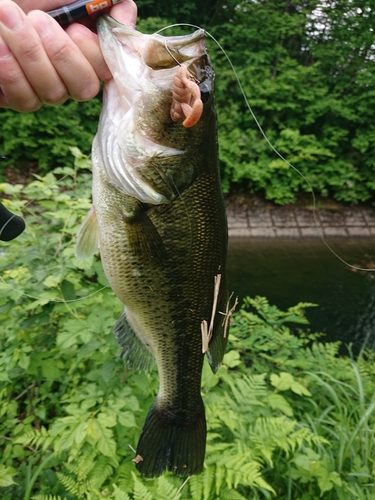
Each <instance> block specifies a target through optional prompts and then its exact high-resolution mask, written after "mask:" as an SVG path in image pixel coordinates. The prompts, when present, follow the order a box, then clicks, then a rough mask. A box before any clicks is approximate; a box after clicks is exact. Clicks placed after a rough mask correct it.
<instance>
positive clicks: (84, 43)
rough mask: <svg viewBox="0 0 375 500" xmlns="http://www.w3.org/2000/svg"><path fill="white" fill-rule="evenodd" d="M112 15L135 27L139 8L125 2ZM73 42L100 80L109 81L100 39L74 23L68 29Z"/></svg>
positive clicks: (127, 0) (132, 3)
mask: <svg viewBox="0 0 375 500" xmlns="http://www.w3.org/2000/svg"><path fill="white" fill-rule="evenodd" d="M110 15H111V16H113V17H114V18H115V19H117V20H118V21H119V22H122V23H124V24H126V25H127V26H131V27H134V26H135V23H136V20H137V6H136V4H135V3H134V2H133V1H132V0H125V1H123V2H122V3H120V4H117V5H115V6H114V7H112V9H111V10H110ZM66 31H67V33H68V34H69V35H70V37H71V38H72V40H73V41H74V42H75V43H76V45H77V46H78V47H79V48H80V50H81V52H82V53H83V54H84V55H85V57H86V58H87V60H88V61H89V62H90V63H91V65H92V67H93V68H94V70H95V72H96V74H97V76H98V78H99V79H100V80H108V79H109V78H111V76H112V75H111V73H110V71H109V69H108V66H107V64H106V63H105V61H104V59H103V56H102V53H101V50H100V47H99V42H98V37H97V35H95V34H94V33H93V32H92V31H90V30H89V29H88V28H86V27H85V26H83V25H82V24H78V23H74V24H72V25H71V26H69V27H68V28H67V29H66Z"/></svg>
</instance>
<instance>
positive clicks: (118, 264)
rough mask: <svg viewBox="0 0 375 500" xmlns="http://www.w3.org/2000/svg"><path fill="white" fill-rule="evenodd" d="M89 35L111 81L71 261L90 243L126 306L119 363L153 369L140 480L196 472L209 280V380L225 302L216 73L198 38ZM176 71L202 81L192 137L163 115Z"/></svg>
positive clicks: (123, 32)
mask: <svg viewBox="0 0 375 500" xmlns="http://www.w3.org/2000/svg"><path fill="white" fill-rule="evenodd" d="M98 34H99V41H100V43H101V47H102V51H103V55H104V57H105V59H106V62H107V64H108V66H109V67H110V69H111V71H112V74H113V75H114V78H113V79H112V80H110V81H108V82H106V85H105V93H104V99H103V110H102V114H101V118H100V123H99V128H98V133H97V135H96V138H95V140H94V143H93V149H92V163H93V208H92V210H91V211H90V213H89V215H88V217H87V219H86V220H85V221H84V223H83V226H82V229H81V230H80V233H79V235H78V241H77V256H78V257H85V256H87V255H90V254H92V253H93V252H94V251H95V250H96V248H97V246H99V248H100V253H101V259H102V263H103V268H104V270H105V273H106V276H107V278H108V281H109V283H110V285H111V287H112V289H113V291H114V293H115V294H116V295H117V296H118V297H119V298H120V300H121V301H122V302H123V303H124V306H125V307H124V310H123V312H122V314H121V316H120V318H119V320H118V321H117V323H116V325H115V327H114V333H115V334H116V336H117V338H118V340H119V343H120V345H121V346H122V348H123V357H124V360H125V361H126V362H127V363H129V365H130V366H132V367H134V368H136V369H143V368H145V369H148V368H149V367H150V365H151V363H152V361H153V360H154V361H155V362H156V365H157V368H158V374H159V391H158V394H157V397H156V400H155V402H154V404H153V405H152V407H151V408H150V410H149V413H148V416H147V418H146V421H145V424H144V427H143V430H142V432H141V435H140V439H139V442H138V446H137V457H136V459H135V462H136V467H137V469H138V470H139V471H140V472H141V473H142V474H143V475H145V476H147V477H154V476H159V475H160V474H162V473H163V472H164V471H165V470H171V471H173V472H175V473H176V474H178V475H179V476H182V477H183V476H187V475H191V474H198V473H200V472H201V471H202V467H203V461H204V454H205V441H206V422H205V413H204V406H203V402H202V398H201V394H200V384H201V372H202V364H203V358H204V354H203V353H202V332H201V325H202V321H203V320H205V321H206V322H207V323H210V320H211V316H212V311H213V303H214V280H215V276H217V275H220V276H221V282H220V289H219V294H218V305H217V310H216V311H214V315H215V321H214V328H213V332H212V333H213V334H212V339H211V341H210V343H209V351H208V352H207V356H208V360H209V363H210V365H211V368H212V370H213V371H214V372H215V371H216V370H217V368H218V367H219V365H220V362H221V360H222V357H223V354H224V350H225V345H226V341H227V335H226V332H225V331H224V316H223V314H221V313H225V311H226V309H227V302H228V293H227V288H226V279H225V262H226V251H227V226H226V216H225V208H224V202H223V197H222V193H221V188H220V179H219V171H218V158H217V137H216V134H217V132H216V113H215V109H214V104H213V78H214V73H213V70H212V68H211V65H210V62H209V59H208V56H207V54H206V50H205V45H204V33H203V32H202V30H199V31H197V32H195V33H193V34H191V35H187V36H181V37H161V36H160V35H142V34H140V33H139V32H136V31H133V30H130V29H129V28H126V27H125V26H123V25H121V24H120V23H118V22H116V21H114V20H113V19H112V18H109V17H108V16H103V17H102V18H101V19H100V21H99V23H98ZM166 47H167V48H166ZM152 48H153V50H151V49H152ZM169 51H173V58H172V57H171V56H170V54H169ZM124 53H125V54H124ZM153 54H156V56H157V57H159V60H161V61H162V62H161V63H160V62H158V61H159V60H156V61H155V60H154V59H153ZM156 56H155V57H156ZM178 57H179V58H180V64H178V63H177V62H176V60H175V59H176V58H178ZM123 58H125V60H124V59H123ZM145 60H147V62H148V64H145ZM182 64H184V65H186V66H187V67H188V68H189V72H191V74H192V76H193V77H195V78H197V79H198V80H199V81H200V82H204V87H202V89H203V90H202V92H203V93H204V94H205V95H204V100H205V101H206V102H205V104H204V106H203V111H202V115H201V116H200V118H199V119H198V121H197V123H195V124H194V126H192V127H189V128H186V127H185V126H184V125H183V123H184V122H182V121H179V120H177V121H175V120H173V119H172V118H171V106H172V104H173V99H174V97H173V96H174V94H173V92H172V89H173V85H174V83H175V82H176V78H178V76H176V74H177V72H178V71H179V68H180V66H181V65H182ZM158 65H160V66H161V67H160V68H159V66H158ZM124 82H127V84H128V86H129V89H130V90H129V89H126V85H125V86H124ZM196 85H197V84H196ZM207 89H208V91H207ZM207 92H208V93H209V95H207ZM202 95H203V94H202Z"/></svg>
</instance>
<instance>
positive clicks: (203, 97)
mask: <svg viewBox="0 0 375 500" xmlns="http://www.w3.org/2000/svg"><path fill="white" fill-rule="evenodd" d="M198 86H199V89H200V91H201V100H202V102H203V104H205V103H206V102H207V101H208V99H209V98H210V90H209V88H208V87H207V85H206V84H205V83H200V84H199V85H198Z"/></svg>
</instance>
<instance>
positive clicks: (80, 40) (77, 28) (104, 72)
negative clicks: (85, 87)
mask: <svg viewBox="0 0 375 500" xmlns="http://www.w3.org/2000/svg"><path fill="white" fill-rule="evenodd" d="M66 32H67V33H68V35H69V36H70V37H71V39H72V40H73V42H74V43H75V44H76V45H77V47H78V48H79V49H80V51H81V53H82V54H83V55H84V56H85V58H86V59H87V61H89V63H90V64H91V66H92V68H93V69H94V71H95V73H96V75H97V78H98V79H99V80H108V79H109V78H111V76H112V75H111V72H110V71H109V69H108V66H107V64H106V62H105V61H104V59H103V55H102V52H101V50H100V47H99V42H98V36H97V35H96V34H95V33H93V32H92V31H91V30H89V29H88V28H87V27H86V26H83V25H82V24H78V23H74V24H72V25H71V26H69V27H68V28H67V29H66Z"/></svg>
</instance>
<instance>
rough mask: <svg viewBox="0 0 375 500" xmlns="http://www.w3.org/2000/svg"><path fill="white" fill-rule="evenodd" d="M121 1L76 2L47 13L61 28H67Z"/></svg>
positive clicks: (96, 0) (80, 0)
mask: <svg viewBox="0 0 375 500" xmlns="http://www.w3.org/2000/svg"><path fill="white" fill-rule="evenodd" d="M122 1H123V0H91V1H87V0H77V1H76V2H73V3H70V4H68V5H63V6H62V7H59V8H58V9H54V10H50V11H48V12H47V14H49V15H50V16H52V17H53V18H54V19H55V20H56V21H57V22H58V23H59V24H60V25H61V26H68V25H69V24H71V23H74V22H75V21H78V20H79V19H82V18H83V17H87V16H92V15H94V14H98V13H99V12H100V11H102V10H104V9H108V8H109V7H112V5H116V4H117V3H120V2H122Z"/></svg>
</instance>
